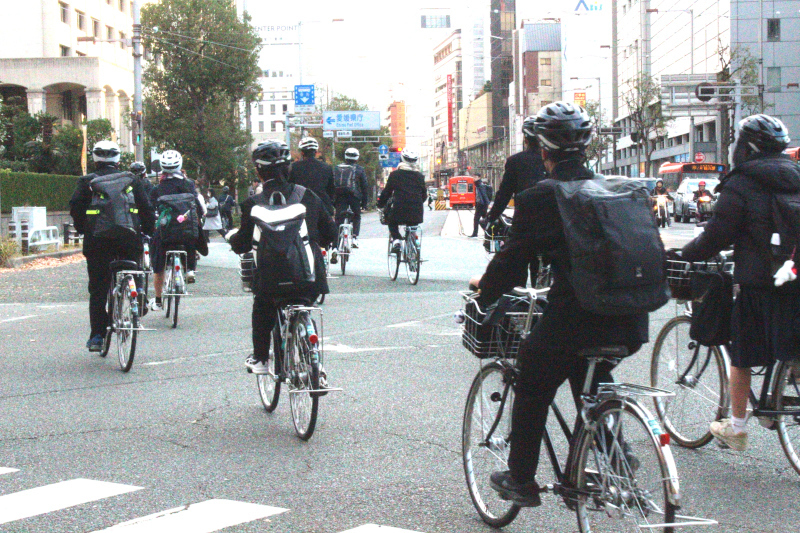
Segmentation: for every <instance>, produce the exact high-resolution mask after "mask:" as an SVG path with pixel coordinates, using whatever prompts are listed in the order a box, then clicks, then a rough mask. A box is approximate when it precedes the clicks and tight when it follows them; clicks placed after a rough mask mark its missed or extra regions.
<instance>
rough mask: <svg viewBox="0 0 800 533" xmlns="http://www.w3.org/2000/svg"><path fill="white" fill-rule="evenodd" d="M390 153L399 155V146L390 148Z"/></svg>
mask: <svg viewBox="0 0 800 533" xmlns="http://www.w3.org/2000/svg"><path fill="white" fill-rule="evenodd" d="M389 151H390V152H395V153H397V152H399V151H400V148H398V147H397V146H392V147H391V148H389Z"/></svg>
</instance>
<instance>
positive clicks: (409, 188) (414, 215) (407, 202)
mask: <svg viewBox="0 0 800 533" xmlns="http://www.w3.org/2000/svg"><path fill="white" fill-rule="evenodd" d="M389 198H393V200H392V210H391V212H390V214H389V223H391V224H395V225H403V226H415V225H417V224H422V220H423V216H424V212H423V208H424V204H425V200H427V198H428V190H427V189H426V188H425V177H424V176H423V175H422V173H421V172H418V171H416V170H410V169H406V168H398V169H397V170H395V171H394V172H392V173H391V174H389V179H387V180H386V187H384V189H383V192H381V195H380V197H379V198H378V207H383V206H385V205H386V202H388V201H389Z"/></svg>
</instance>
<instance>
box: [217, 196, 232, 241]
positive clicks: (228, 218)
mask: <svg viewBox="0 0 800 533" xmlns="http://www.w3.org/2000/svg"><path fill="white" fill-rule="evenodd" d="M229 191H230V188H229V187H228V186H227V185H226V186H224V187H223V188H222V194H220V195H219V198H217V202H219V214H220V216H222V227H223V228H224V229H225V230H226V231H227V230H229V229H231V228H233V208H234V207H235V206H236V200H234V199H233V196H231V195H230V194H229Z"/></svg>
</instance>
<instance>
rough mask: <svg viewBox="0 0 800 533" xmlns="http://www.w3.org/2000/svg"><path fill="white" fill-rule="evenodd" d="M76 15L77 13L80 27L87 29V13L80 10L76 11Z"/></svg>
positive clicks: (80, 28)
mask: <svg viewBox="0 0 800 533" xmlns="http://www.w3.org/2000/svg"><path fill="white" fill-rule="evenodd" d="M75 15H77V18H78V29H79V30H82V31H86V13H81V12H80V11H76V12H75Z"/></svg>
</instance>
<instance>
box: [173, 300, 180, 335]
mask: <svg viewBox="0 0 800 533" xmlns="http://www.w3.org/2000/svg"><path fill="white" fill-rule="evenodd" d="M173 301H174V302H175V308H174V309H173V310H172V329H175V328H177V327H178V305H179V304H180V303H181V297H180V296H175V297H174V298H173Z"/></svg>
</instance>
